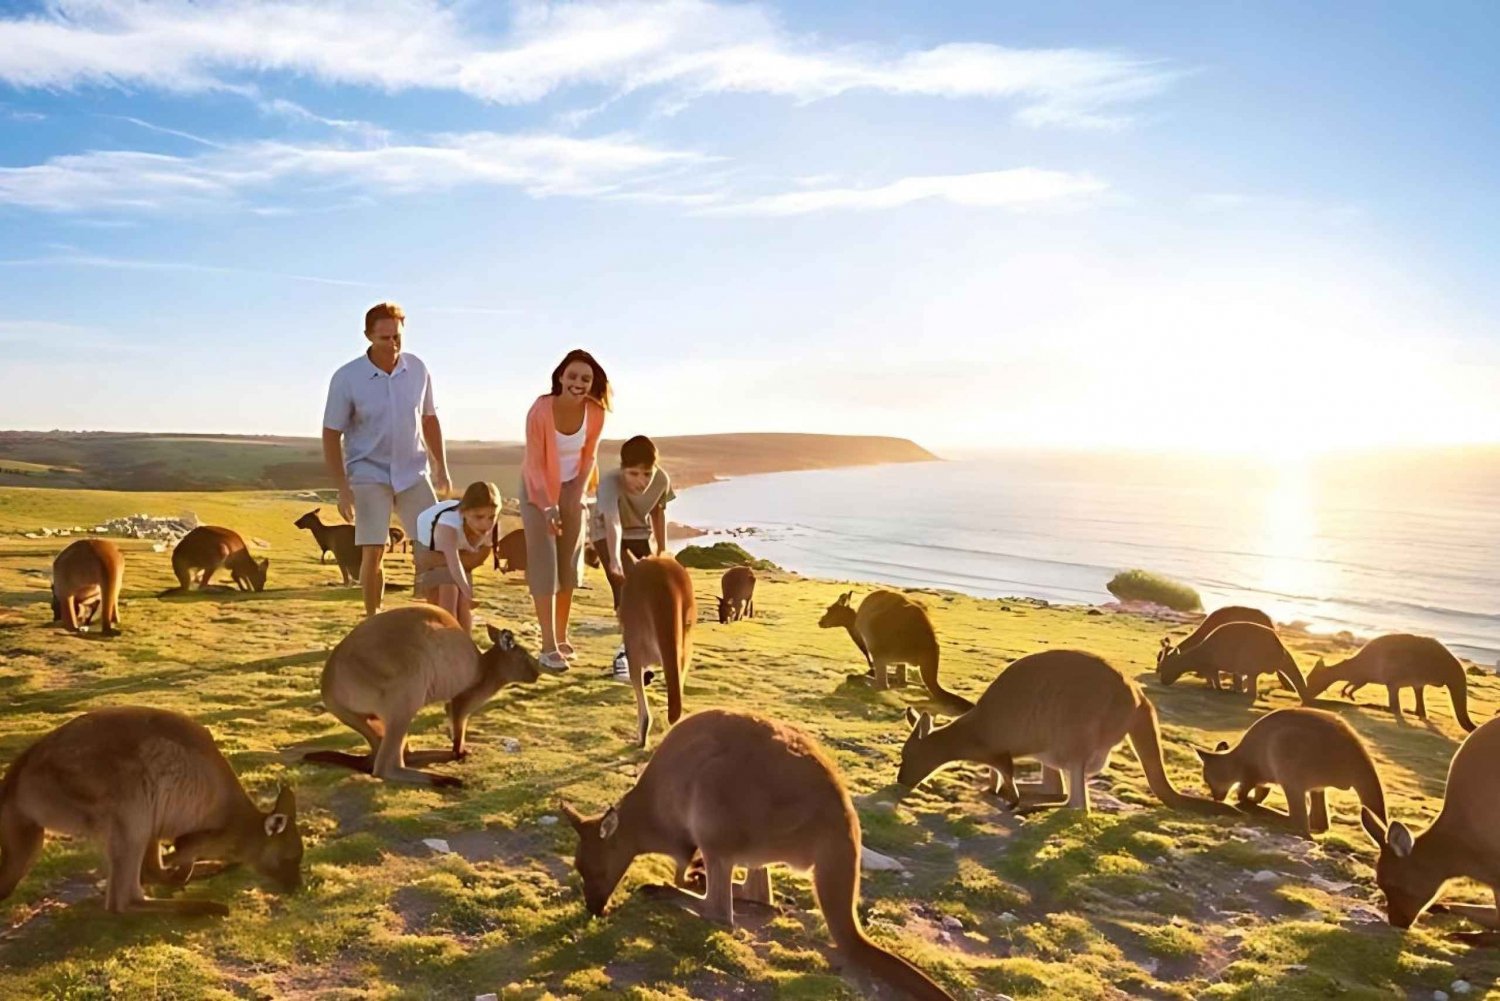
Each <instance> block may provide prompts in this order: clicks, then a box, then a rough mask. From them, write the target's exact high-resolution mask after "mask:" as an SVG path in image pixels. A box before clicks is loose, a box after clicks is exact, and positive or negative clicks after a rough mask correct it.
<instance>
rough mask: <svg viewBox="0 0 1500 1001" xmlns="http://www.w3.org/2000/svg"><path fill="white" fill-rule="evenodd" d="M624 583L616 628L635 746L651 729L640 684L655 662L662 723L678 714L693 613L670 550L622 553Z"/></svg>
mask: <svg viewBox="0 0 1500 1001" xmlns="http://www.w3.org/2000/svg"><path fill="white" fill-rule="evenodd" d="M626 563H627V565H626V567H625V568H624V569H625V585H624V586H623V587H622V588H621V589H620V629H621V631H622V632H623V633H624V634H625V656H626V658H627V659H628V660H629V661H630V684H631V686H632V687H633V688H634V689H635V712H636V739H637V741H638V742H639V744H640V746H641V747H645V746H646V740H647V737H648V736H649V734H650V733H651V706H650V705H649V704H648V703H647V702H646V686H647V685H649V684H650V683H651V679H652V678H653V677H654V676H655V675H654V673H653V672H651V671H649V670H647V668H648V667H652V666H656V665H660V666H661V669H662V673H663V674H664V675H665V678H666V684H667V724H668V725H669V726H670V725H671V724H673V723H676V722H677V720H678V719H679V718H681V716H682V682H683V679H685V678H686V677H687V671H688V661H689V659H690V658H691V656H692V652H693V640H692V628H693V623H694V622H695V621H696V620H697V618H698V602H697V599H695V598H694V597H693V580H692V578H691V577H689V576H688V572H687V571H686V570H684V569H683V568H682V564H681V563H678V562H677V561H676V560H674V559H673V558H672V557H670V556H650V557H647V558H646V559H643V560H634V559H633V557H631V556H630V555H629V554H628V553H627V554H626Z"/></svg>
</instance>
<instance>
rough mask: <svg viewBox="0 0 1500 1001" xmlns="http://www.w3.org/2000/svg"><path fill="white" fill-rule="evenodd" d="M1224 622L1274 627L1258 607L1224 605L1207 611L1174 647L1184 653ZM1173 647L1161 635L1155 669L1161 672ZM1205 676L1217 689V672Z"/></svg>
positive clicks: (1170, 642)
mask: <svg viewBox="0 0 1500 1001" xmlns="http://www.w3.org/2000/svg"><path fill="white" fill-rule="evenodd" d="M1226 622H1254V623H1255V624H1256V625H1261V626H1265V627H1266V628H1267V629H1275V628H1276V624H1275V623H1274V622H1272V621H1271V617H1270V616H1269V615H1267V614H1266V613H1265V612H1262V611H1261V610H1260V609H1258V608H1250V607H1249V606H1247V605H1225V606H1224V607H1223V608H1216V609H1214V610H1213V611H1212V612H1209V613H1208V617H1207V618H1205V619H1204V620H1203V621H1202V622H1200V623H1198V628H1197V629H1194V630H1193V632H1192V635H1190V636H1188V638H1187V639H1185V640H1183V641H1182V642H1181V643H1178V644H1177V646H1176V648H1175V649H1177V650H1181V651H1182V652H1183V653H1186V652H1187V651H1189V650H1191V649H1192V648H1193V647H1195V646H1197V645H1198V644H1199V643H1202V642H1203V641H1204V640H1205V639H1207V638H1208V634H1209V633H1211V632H1213V631H1214V630H1215V629H1217V628H1219V627H1220V626H1222V625H1224V624H1225V623H1226ZM1173 649H1174V648H1173V646H1172V640H1171V639H1170V638H1168V637H1166V636H1163V637H1162V638H1161V649H1159V650H1158V651H1157V652H1156V670H1157V672H1158V673H1160V672H1161V662H1162V661H1163V660H1165V659H1166V658H1167V655H1168V654H1169V653H1171V652H1172V650H1173ZM1207 677H1208V685H1209V687H1210V688H1214V689H1217V688H1218V687H1219V672H1217V671H1210V672H1208V675H1207Z"/></svg>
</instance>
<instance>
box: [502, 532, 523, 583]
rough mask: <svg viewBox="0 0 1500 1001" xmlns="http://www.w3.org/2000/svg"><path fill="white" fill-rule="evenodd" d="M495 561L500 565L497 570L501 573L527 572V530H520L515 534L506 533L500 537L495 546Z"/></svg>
mask: <svg viewBox="0 0 1500 1001" xmlns="http://www.w3.org/2000/svg"><path fill="white" fill-rule="evenodd" d="M495 559H497V560H498V561H499V564H498V565H497V566H496V567H495V569H497V570H499V571H500V572H501V573H512V572H515V571H520V572H522V573H525V572H526V530H525V529H524V528H518V529H516V530H515V531H513V532H506V533H505V534H504V535H503V536H501V537H500V541H499V543H497V544H496V546H495Z"/></svg>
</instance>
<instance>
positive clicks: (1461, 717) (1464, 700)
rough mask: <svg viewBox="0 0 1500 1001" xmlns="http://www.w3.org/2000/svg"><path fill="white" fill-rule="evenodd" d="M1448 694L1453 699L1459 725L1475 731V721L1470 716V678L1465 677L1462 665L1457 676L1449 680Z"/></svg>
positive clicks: (1454, 713) (1455, 716) (1470, 731)
mask: <svg viewBox="0 0 1500 1001" xmlns="http://www.w3.org/2000/svg"><path fill="white" fill-rule="evenodd" d="M1448 696H1449V698H1451V699H1453V717H1454V718H1455V719H1457V720H1458V725H1459V726H1461V727H1463V728H1464V729H1465V730H1467V731H1468V732H1469V733H1473V732H1474V721H1473V720H1472V719H1470V718H1469V679H1468V678H1465V677H1464V673H1463V668H1462V667H1461V666H1460V667H1459V669H1458V675H1457V677H1455V678H1453V679H1452V680H1451V681H1449V682H1448Z"/></svg>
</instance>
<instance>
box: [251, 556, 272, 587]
mask: <svg viewBox="0 0 1500 1001" xmlns="http://www.w3.org/2000/svg"><path fill="white" fill-rule="evenodd" d="M270 567H271V561H270V560H251V561H250V574H249V576H250V586H251V587H253V588H255V589H256V590H257V591H264V590H265V589H266V571H267V570H269V569H270Z"/></svg>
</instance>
